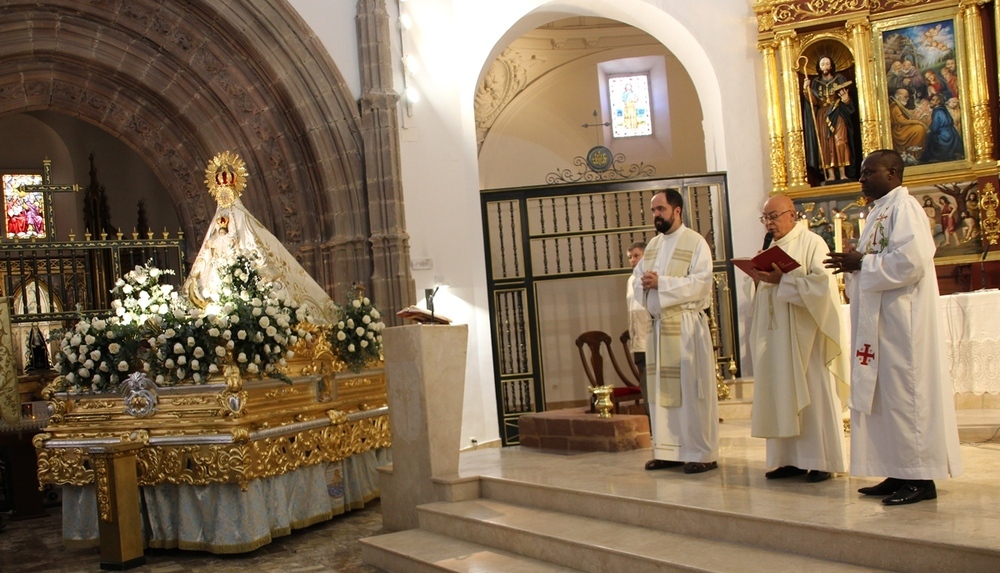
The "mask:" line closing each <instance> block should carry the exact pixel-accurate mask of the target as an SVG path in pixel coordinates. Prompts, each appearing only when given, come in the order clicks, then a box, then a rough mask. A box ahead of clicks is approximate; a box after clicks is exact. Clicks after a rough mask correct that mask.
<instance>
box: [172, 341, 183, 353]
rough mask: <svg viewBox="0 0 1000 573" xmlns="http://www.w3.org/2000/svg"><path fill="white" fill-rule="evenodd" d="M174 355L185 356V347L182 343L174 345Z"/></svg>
mask: <svg viewBox="0 0 1000 573" xmlns="http://www.w3.org/2000/svg"><path fill="white" fill-rule="evenodd" d="M174 354H184V346H183V345H181V343H180V342H175V343H174Z"/></svg>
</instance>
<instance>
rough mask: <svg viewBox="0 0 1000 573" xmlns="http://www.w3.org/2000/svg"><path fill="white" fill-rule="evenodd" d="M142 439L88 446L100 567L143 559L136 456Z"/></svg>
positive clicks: (116, 567)
mask: <svg viewBox="0 0 1000 573" xmlns="http://www.w3.org/2000/svg"><path fill="white" fill-rule="evenodd" d="M142 447H143V445H142V444H141V443H122V444H115V445H110V446H96V447H92V448H89V449H88V453H89V454H90V459H91V461H93V463H94V485H95V488H96V490H97V514H98V531H99V533H100V537H101V569H111V570H115V571H123V570H125V569H131V568H133V567H138V566H140V565H143V564H144V563H146V556H145V555H143V548H142V546H143V539H142V517H141V514H140V510H139V480H138V474H137V470H136V463H135V456H136V454H137V453H138V451H139V450H140V449H141V448H142Z"/></svg>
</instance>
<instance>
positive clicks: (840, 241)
mask: <svg viewBox="0 0 1000 573" xmlns="http://www.w3.org/2000/svg"><path fill="white" fill-rule="evenodd" d="M833 249H834V250H835V251H837V252H838V253H842V252H844V217H843V215H841V214H840V213H837V214H835V215H834V216H833Z"/></svg>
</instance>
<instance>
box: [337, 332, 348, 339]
mask: <svg viewBox="0 0 1000 573" xmlns="http://www.w3.org/2000/svg"><path fill="white" fill-rule="evenodd" d="M346 338H347V335H346V334H344V331H343V330H338V331H337V340H345V339H346Z"/></svg>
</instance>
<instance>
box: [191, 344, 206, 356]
mask: <svg viewBox="0 0 1000 573" xmlns="http://www.w3.org/2000/svg"><path fill="white" fill-rule="evenodd" d="M193 354H194V357H195V358H201V357H202V356H205V351H204V350H202V349H201V347H200V346H199V347H197V348H195V349H194V352H193Z"/></svg>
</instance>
